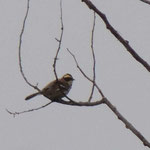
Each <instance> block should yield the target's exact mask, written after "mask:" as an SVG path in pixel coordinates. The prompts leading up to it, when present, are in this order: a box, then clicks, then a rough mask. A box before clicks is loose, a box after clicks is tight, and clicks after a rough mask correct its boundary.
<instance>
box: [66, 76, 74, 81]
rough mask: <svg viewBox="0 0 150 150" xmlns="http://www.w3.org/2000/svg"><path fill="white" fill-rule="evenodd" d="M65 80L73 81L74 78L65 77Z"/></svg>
mask: <svg viewBox="0 0 150 150" xmlns="http://www.w3.org/2000/svg"><path fill="white" fill-rule="evenodd" d="M64 80H65V81H72V78H68V77H67V78H64Z"/></svg>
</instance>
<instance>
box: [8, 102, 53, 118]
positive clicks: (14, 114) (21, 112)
mask: <svg viewBox="0 0 150 150" xmlns="http://www.w3.org/2000/svg"><path fill="white" fill-rule="evenodd" d="M51 103H52V101H51V102H49V103H47V104H45V105H43V106H40V107H37V108H33V109H28V110H24V111H20V112H12V111H10V110H8V109H6V111H7V112H8V113H9V114H11V115H13V116H14V117H15V116H16V115H20V114H24V113H27V112H31V111H35V110H39V109H42V108H44V107H46V106H48V105H50V104H51Z"/></svg>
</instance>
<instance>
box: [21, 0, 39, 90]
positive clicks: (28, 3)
mask: <svg viewBox="0 0 150 150" xmlns="http://www.w3.org/2000/svg"><path fill="white" fill-rule="evenodd" d="M29 8H30V0H27V10H26V14H25V17H24V20H23V25H22V29H21V33H20V36H19V51H18V55H19V68H20V72H21V75H22V77H23V79H24V80H25V82H26V83H27V84H28V85H29V86H31V87H33V88H34V89H36V90H38V91H40V89H38V87H37V86H34V85H33V84H31V83H30V82H29V81H28V79H27V78H26V76H25V74H24V72H23V68H22V59H21V48H22V37H23V33H24V30H25V25H26V20H27V17H28V13H29Z"/></svg>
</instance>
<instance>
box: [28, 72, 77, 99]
mask: <svg viewBox="0 0 150 150" xmlns="http://www.w3.org/2000/svg"><path fill="white" fill-rule="evenodd" d="M73 80H74V79H73V77H72V75H71V74H69V73H67V74H65V75H64V76H63V77H62V78H60V79H58V80H57V81H56V80H54V81H52V82H50V83H49V84H47V85H46V86H45V87H44V88H43V89H42V91H41V92H36V93H33V94H31V95H29V96H27V97H26V98H25V100H29V99H31V98H33V97H35V96H37V95H41V94H43V95H45V96H47V97H48V98H49V99H51V100H53V101H55V100H59V99H61V98H63V97H65V95H67V94H68V93H69V91H70V89H71V87H72V83H73Z"/></svg>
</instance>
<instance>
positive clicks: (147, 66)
mask: <svg viewBox="0 0 150 150" xmlns="http://www.w3.org/2000/svg"><path fill="white" fill-rule="evenodd" d="M81 1H82V2H84V3H86V5H87V6H88V7H89V8H90V9H92V10H93V11H95V12H96V13H97V14H98V15H99V16H100V17H101V19H102V20H103V21H104V23H105V25H106V28H107V29H108V30H109V31H110V32H111V33H112V34H113V35H114V36H115V37H116V38H117V39H118V40H119V41H120V42H121V43H122V45H123V46H124V47H125V48H126V50H127V51H128V52H129V53H130V54H131V55H132V56H133V57H134V58H135V59H136V60H137V61H138V62H139V63H141V64H142V65H143V66H144V67H145V68H146V69H147V70H148V71H149V72H150V65H149V64H148V63H147V62H146V61H145V60H144V59H143V58H141V57H140V56H139V55H138V54H137V53H136V52H135V50H134V49H133V48H132V47H131V46H130V45H129V41H127V40H125V39H124V38H123V37H122V36H121V35H120V34H119V33H118V32H117V30H115V29H114V27H113V26H112V25H111V24H110V23H109V21H108V19H107V18H106V15H105V14H103V13H102V12H101V11H100V10H98V9H97V8H96V6H94V4H93V3H92V2H91V1H90V0H81Z"/></svg>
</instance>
